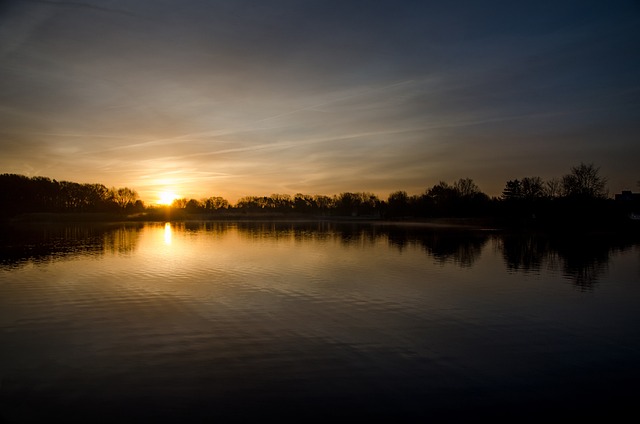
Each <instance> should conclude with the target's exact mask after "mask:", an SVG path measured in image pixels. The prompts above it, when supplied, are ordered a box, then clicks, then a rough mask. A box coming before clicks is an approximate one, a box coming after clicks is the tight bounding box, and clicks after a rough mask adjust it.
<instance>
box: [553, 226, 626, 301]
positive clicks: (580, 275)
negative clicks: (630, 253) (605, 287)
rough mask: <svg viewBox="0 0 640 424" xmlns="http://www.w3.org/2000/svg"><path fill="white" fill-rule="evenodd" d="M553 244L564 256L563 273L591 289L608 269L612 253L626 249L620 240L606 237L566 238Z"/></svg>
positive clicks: (577, 285)
mask: <svg viewBox="0 0 640 424" xmlns="http://www.w3.org/2000/svg"><path fill="white" fill-rule="evenodd" d="M551 246H552V248H553V249H554V250H555V251H556V252H557V254H558V256H560V258H562V264H563V266H562V275H563V276H564V277H565V278H567V279H569V280H571V281H572V282H573V284H575V285H576V287H579V288H580V289H581V290H589V289H591V288H592V287H593V284H594V283H597V282H598V280H600V278H601V277H602V275H603V274H605V273H606V272H607V271H608V268H609V267H608V264H609V258H610V256H611V254H612V253H614V252H616V251H621V250H624V249H625V246H624V245H621V244H620V240H610V239H609V240H608V239H605V238H589V239H587V238H577V239H576V238H574V239H571V238H564V239H558V240H554V242H552V245H551ZM627 247H628V246H627Z"/></svg>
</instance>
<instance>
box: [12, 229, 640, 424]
mask: <svg viewBox="0 0 640 424" xmlns="http://www.w3.org/2000/svg"><path fill="white" fill-rule="evenodd" d="M0 253H1V256H0V408H1V409H0V411H1V412H0V414H1V415H0V417H1V418H2V419H4V420H5V421H7V422H43V421H50V420H53V419H55V418H60V419H62V420H64V421H66V422H145V421H149V422H160V421H163V422H212V421H213V420H218V421H219V422H230V421H252V422H253V421H257V420H261V419H267V418H277V419H279V420H280V421H300V422H308V421H328V420H336V419H345V418H346V419H358V420H368V421H372V420H373V421H383V422H403V421H409V422H417V421H420V422H444V421H451V422H460V421H467V422H468V421H471V420H476V419H481V418H491V419H494V420H497V421H512V420H517V421H519V422H522V421H538V420H541V419H557V418H568V419H576V418H594V417H599V418H603V419H608V420H611V419H615V418H617V417H618V418H619V417H621V416H622V415H623V414H624V413H625V412H629V411H635V405H636V404H637V399H638V396H639V395H640V386H639V385H640V363H639V361H638V360H639V359H640V245H639V244H637V243H635V242H634V241H633V240H627V239H624V238H622V239H621V238H620V237H615V238H614V237H610V236H600V237H595V236H591V237H584V238H580V239H575V238H566V237H565V238H558V237H555V238H554V237H543V236H530V235H529V236H527V235H504V234H497V233H493V232H487V231H474V232H469V231H455V230H452V229H448V230H447V229H433V228H425V227H411V226H401V227H393V226H384V225H338V224H331V223H313V224H304V223H297V224H293V223H253V224H247V223H237V224H236V223H206V224H166V225H158V224H148V225H130V226H125V225H114V226H38V225H33V226H30V227H24V228H19V229H17V228H13V229H4V230H3V233H2V239H1V246H0Z"/></svg>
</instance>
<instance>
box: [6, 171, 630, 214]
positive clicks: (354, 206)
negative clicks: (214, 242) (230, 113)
mask: <svg viewBox="0 0 640 424" xmlns="http://www.w3.org/2000/svg"><path fill="white" fill-rule="evenodd" d="M606 183H607V179H606V178H605V177H603V176H601V175H600V170H599V168H597V167H596V166H594V165H593V164H584V163H581V164H580V165H578V166H574V167H572V168H571V169H570V171H569V172H568V173H567V174H566V175H564V176H562V177H560V178H552V179H549V180H546V181H545V180H543V179H542V178H540V177H537V176H525V177H521V178H517V179H513V180H508V181H507V182H506V183H505V186H504V189H503V192H502V195H501V196H499V197H489V196H488V195H487V194H485V193H483V192H482V191H481V190H480V188H479V187H478V185H477V184H476V183H475V182H474V181H473V180H472V179H471V178H460V179H458V180H457V181H454V182H452V183H448V182H446V181H440V182H439V183H437V184H435V185H433V186H432V187H430V188H428V189H426V190H425V191H424V192H423V193H421V194H417V195H409V194H408V193H407V192H406V191H403V190H399V191H395V192H393V193H391V194H390V195H389V196H388V198H387V199H386V200H382V199H380V198H379V197H378V196H376V195H375V194H373V193H369V192H356V193H353V192H343V193H340V194H338V195H333V196H325V195H309V194H302V193H298V194H295V195H293V196H291V195H289V194H272V195H270V196H245V197H242V198H240V199H239V200H238V201H237V203H236V204H235V205H232V204H230V203H229V202H228V201H227V200H226V199H224V198H223V197H215V196H214V197H209V198H205V199H200V200H197V199H186V198H184V199H176V200H175V201H174V202H173V204H172V205H171V207H170V209H171V210H174V211H182V212H183V213H187V214H209V215H223V214H230V213H235V214H251V215H253V214H265V213H271V214H282V215H291V214H299V215H312V216H349V217H371V218H386V219H408V218H438V217H497V218H501V219H503V220H504V221H512V222H514V223H521V222H523V221H534V220H537V221H544V220H547V219H556V220H557V218H558V217H564V218H567V219H570V218H571V216H572V215H580V216H586V215H589V216H596V215H599V216H600V215H601V216H600V217H601V218H605V217H604V215H606V214H611V213H614V212H616V213H617V212H620V211H618V210H616V208H615V207H613V206H612V205H613V202H612V201H611V199H609V198H608V197H609V196H608V192H607V190H606ZM0 200H1V201H2V205H3V212H4V213H5V214H9V215H15V214H18V213H28V212H69V211H71V212H118V211H119V212H123V213H133V212H145V211H146V212H153V211H156V212H157V211H158V210H160V209H163V208H162V207H159V206H148V207H145V205H144V204H143V202H142V201H141V200H140V199H139V198H138V194H137V193H136V192H135V190H132V189H129V188H127V187H124V188H107V187H106V186H104V185H102V184H78V183H73V182H67V181H60V182H58V181H56V180H51V179H49V178H45V177H32V178H29V177H25V176H22V175H15V174H3V175H0Z"/></svg>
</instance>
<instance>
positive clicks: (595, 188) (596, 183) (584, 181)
mask: <svg viewBox="0 0 640 424" xmlns="http://www.w3.org/2000/svg"><path fill="white" fill-rule="evenodd" d="M599 173H600V168H596V167H595V166H594V165H593V164H592V163H591V164H584V163H580V165H578V166H574V167H572V168H571V172H570V173H569V174H567V175H565V176H564V177H562V189H563V192H564V195H565V196H566V197H573V198H582V199H604V198H606V197H607V194H608V193H607V191H606V187H605V186H606V184H607V179H606V178H604V177H601V176H600V175H599Z"/></svg>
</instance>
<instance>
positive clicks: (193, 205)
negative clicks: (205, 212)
mask: <svg viewBox="0 0 640 424" xmlns="http://www.w3.org/2000/svg"><path fill="white" fill-rule="evenodd" d="M184 208H185V210H186V211H187V212H189V213H196V212H199V211H201V210H202V209H203V206H202V203H200V202H199V201H197V200H196V199H189V201H188V202H187V204H186V205H184Z"/></svg>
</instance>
